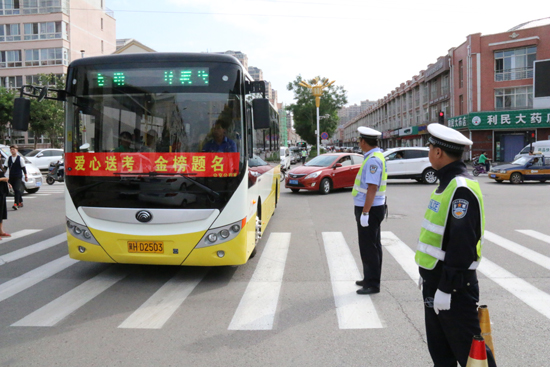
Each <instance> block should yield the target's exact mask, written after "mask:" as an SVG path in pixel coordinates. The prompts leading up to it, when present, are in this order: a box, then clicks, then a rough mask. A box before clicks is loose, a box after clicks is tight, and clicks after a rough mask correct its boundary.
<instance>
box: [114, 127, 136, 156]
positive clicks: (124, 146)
mask: <svg viewBox="0 0 550 367" xmlns="http://www.w3.org/2000/svg"><path fill="white" fill-rule="evenodd" d="M118 143H119V146H118V147H117V148H115V149H114V150H113V152H118V153H123V152H133V151H134V149H132V148H131V144H132V134H130V133H129V132H128V131H123V132H121V133H120V137H119V139H118Z"/></svg>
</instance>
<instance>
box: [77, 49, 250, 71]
mask: <svg viewBox="0 0 550 367" xmlns="http://www.w3.org/2000/svg"><path fill="white" fill-rule="evenodd" d="M182 58H184V59H185V60H186V61H191V62H225V63H231V64H237V65H241V63H240V62H239V60H237V59H236V58H235V57H234V56H231V55H225V54H211V53H188V52H150V53H149V52H148V53H139V54H122V55H105V56H92V57H84V58H82V59H77V60H74V61H73V62H71V64H70V65H69V66H71V67H74V66H87V65H105V64H113V63H136V64H139V63H149V62H152V63H156V62H163V61H167V62H171V61H172V62H173V61H180V60H181V59H182ZM241 66H242V65H241Z"/></svg>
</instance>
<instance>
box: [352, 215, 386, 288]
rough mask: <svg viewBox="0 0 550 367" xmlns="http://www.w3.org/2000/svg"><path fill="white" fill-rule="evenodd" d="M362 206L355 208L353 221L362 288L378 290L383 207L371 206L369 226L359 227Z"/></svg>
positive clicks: (380, 273) (380, 271)
mask: <svg viewBox="0 0 550 367" xmlns="http://www.w3.org/2000/svg"><path fill="white" fill-rule="evenodd" d="M362 213H363V207H362V206H355V220H356V221H357V233H358V237H359V252H360V253H361V261H362V262H363V281H364V284H363V288H369V287H374V288H378V289H380V278H381V275H382V241H381V239H380V223H382V220H384V214H385V206H384V205H380V206H373V207H371V208H370V211H369V226H368V227H363V226H361V215H362Z"/></svg>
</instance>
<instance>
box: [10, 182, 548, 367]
mask: <svg viewBox="0 0 550 367" xmlns="http://www.w3.org/2000/svg"><path fill="white" fill-rule="evenodd" d="M480 182H481V187H482V190H483V193H484V197H485V206H486V220H487V225H486V229H487V233H486V243H485V245H484V260H483V261H482V265H481V266H480V268H479V271H478V274H479V275H478V276H479V278H480V288H481V303H482V304H486V305H488V307H489V311H490V316H491V321H492V330H493V340H494V344H495V351H496V353H495V354H496V358H497V362H498V363H499V365H500V366H516V365H521V366H537V367H539V366H546V365H548V362H547V361H548V360H549V359H550V352H549V351H548V348H547V346H548V335H549V331H550V306H549V305H550V246H549V245H550V227H549V226H548V223H549V220H548V203H549V199H550V184H548V183H546V184H541V183H538V182H536V183H525V184H522V185H511V184H507V183H504V184H496V183H494V182H492V181H489V179H488V178H486V177H481V178H480ZM434 187H435V186H428V185H422V184H419V183H417V182H416V181H412V180H411V181H408V180H390V183H389V184H388V196H389V218H388V220H387V221H384V222H383V224H382V230H383V231H384V237H383V238H384V240H383V242H384V266H383V275H382V277H383V280H382V288H381V292H380V293H379V294H377V295H373V296H358V295H354V290H355V289H356V287H355V286H354V285H353V281H354V280H355V278H356V274H357V272H358V271H359V270H360V269H361V268H360V266H361V265H360V261H359V260H360V257H359V250H358V247H357V233H356V228H355V221H354V218H353V211H352V210H353V209H352V205H353V204H352V199H351V190H350V189H346V190H338V191H336V192H333V193H331V194H329V195H327V196H321V195H318V194H316V193H306V192H300V193H298V194H293V193H291V192H290V190H284V189H283V191H282V193H281V199H280V202H279V205H278V208H277V211H276V215H275V216H274V217H273V218H272V221H271V222H270V224H269V227H268V230H267V231H266V233H264V237H263V238H262V240H261V242H260V245H259V248H258V254H257V256H256V257H255V258H254V259H251V260H250V261H249V263H248V264H246V265H243V266H239V267H223V268H177V267H159V266H136V265H107V264H96V263H84V262H71V261H70V260H68V259H67V258H66V255H67V248H66V240H65V239H64V238H63V233H64V221H65V215H64V201H63V200H64V195H63V188H64V186H63V185H62V184H59V183H56V184H54V185H53V186H46V187H44V188H42V189H41V190H40V191H39V192H38V193H37V194H32V195H26V196H25V197H24V203H25V207H24V208H23V209H21V210H18V211H11V210H10V212H9V216H8V220H7V221H6V222H5V230H6V231H8V232H10V233H12V234H13V235H14V237H13V238H12V239H10V240H7V239H4V240H2V241H0V366H76V365H80V366H130V365H131V366H153V365H158V366H176V365H178V366H180V365H193V366H215V365H224V366H242V365H247V366H248V365H249V366H413V367H416V366H430V365H431V360H430V357H429V354H428V350H427V346H426V342H425V331H424V322H423V304H422V297H421V294H420V291H419V290H418V288H417V287H416V279H417V273H416V268H415V266H414V259H412V258H411V256H413V255H412V254H413V253H414V250H415V247H416V241H417V239H418V234H419V231H420V224H421V221H422V218H423V215H424V211H425V208H426V206H427V203H428V198H429V195H430V192H431V191H432V190H433V189H434ZM8 200H9V199H8ZM8 207H11V205H10V203H9V202H8ZM520 231H522V232H520ZM16 237H17V238H16ZM411 263H412V265H411ZM415 277H416V279H415ZM337 305H338V307H337Z"/></svg>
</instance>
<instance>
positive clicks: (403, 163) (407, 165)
mask: <svg viewBox="0 0 550 367" xmlns="http://www.w3.org/2000/svg"><path fill="white" fill-rule="evenodd" d="M429 151H430V148H427V147H408V148H406V147H403V148H391V149H388V150H386V151H384V153H383V154H384V158H386V167H387V171H388V179H390V178H411V179H414V180H416V181H418V182H423V183H426V184H434V183H436V182H437V177H436V175H435V170H434V169H433V168H432V165H431V163H430V159H429V158H428V153H429Z"/></svg>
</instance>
